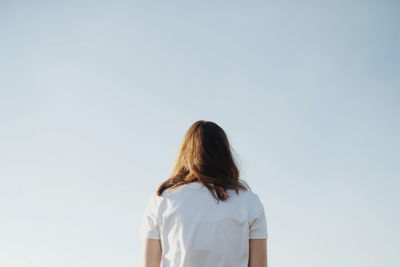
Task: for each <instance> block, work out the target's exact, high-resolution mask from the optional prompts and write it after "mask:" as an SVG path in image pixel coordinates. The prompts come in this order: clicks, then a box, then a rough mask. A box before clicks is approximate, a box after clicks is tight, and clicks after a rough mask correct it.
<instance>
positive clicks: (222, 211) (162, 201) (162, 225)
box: [141, 183, 268, 267]
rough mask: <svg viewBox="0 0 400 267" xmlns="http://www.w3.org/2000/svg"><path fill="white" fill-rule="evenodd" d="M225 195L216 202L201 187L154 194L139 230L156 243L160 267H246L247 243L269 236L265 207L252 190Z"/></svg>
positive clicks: (187, 186)
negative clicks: (160, 251)
mask: <svg viewBox="0 0 400 267" xmlns="http://www.w3.org/2000/svg"><path fill="white" fill-rule="evenodd" d="M227 192H228V194H229V198H228V199H227V200H226V201H219V202H217V201H216V199H215V198H214V197H213V196H212V195H211V193H210V191H209V190H208V188H207V187H205V186H204V185H203V184H201V183H189V184H185V185H182V186H180V187H178V188H176V189H174V190H166V191H164V192H163V194H162V195H161V196H157V195H156V194H155V193H153V195H152V196H151V199H150V201H149V202H148V205H147V207H146V212H145V216H144V218H143V223H142V229H141V231H142V236H143V237H145V238H146V237H147V238H151V239H160V243H161V248H162V259H161V266H162V267H208V266H210V267H227V266H229V267H247V266H248V262H249V239H265V238H267V237H268V234H267V223H266V218H265V211H264V206H263V204H262V203H261V201H260V199H259V197H258V195H257V194H255V193H253V192H250V191H247V190H240V191H239V194H236V192H235V190H227Z"/></svg>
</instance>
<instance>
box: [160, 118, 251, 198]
mask: <svg viewBox="0 0 400 267" xmlns="http://www.w3.org/2000/svg"><path fill="white" fill-rule="evenodd" d="M191 182H199V183H202V184H203V185H204V186H206V187H207V188H208V189H209V190H210V192H211V193H212V194H213V196H214V197H215V198H216V199H217V201H219V200H226V199H227V198H228V194H227V192H226V189H234V190H235V191H236V193H237V194H238V193H239V192H238V190H250V187H249V186H248V185H247V184H246V183H245V182H244V181H242V180H241V179H239V170H238V167H237V166H236V164H235V159H234V158H233V155H232V150H231V146H230V143H229V141H228V138H227V136H226V134H225V132H224V130H223V129H222V128H221V127H219V126H218V125H217V124H216V123H214V122H211V121H205V120H199V121H196V122H195V123H194V124H192V126H190V128H189V130H188V131H187V132H186V134H185V136H184V138H183V141H182V143H181V146H180V148H179V150H178V153H177V155H176V158H175V163H174V166H173V168H172V172H171V175H170V177H169V178H168V179H167V180H166V181H165V182H163V183H162V184H161V185H160V186H159V188H158V190H157V195H159V196H160V195H161V194H162V192H163V191H164V190H166V189H168V188H171V190H173V189H174V188H177V187H179V186H181V185H184V184H187V183H191Z"/></svg>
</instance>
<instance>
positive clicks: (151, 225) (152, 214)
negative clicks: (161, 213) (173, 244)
mask: <svg viewBox="0 0 400 267" xmlns="http://www.w3.org/2000/svg"><path fill="white" fill-rule="evenodd" d="M140 232H141V235H142V237H144V238H150V239H160V226H159V224H158V221H157V201H156V194H155V192H154V193H153V194H152V195H151V197H150V199H149V200H148V202H147V205H146V208H145V212H144V216H143V219H142V224H141V229H140Z"/></svg>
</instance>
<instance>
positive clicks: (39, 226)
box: [0, 1, 400, 267]
mask: <svg viewBox="0 0 400 267" xmlns="http://www.w3.org/2000/svg"><path fill="white" fill-rule="evenodd" d="M399 13H400V4H399V3H398V2H397V1H279V2H278V1H219V2H217V3H216V2H215V1H200V2H196V3H195V2H194V1H181V2H175V1H156V2H154V1H151V2H149V1H140V2H138V1H108V2H106V1H68V2H67V1H63V2H61V1H60V2H55V1H35V2H32V1H2V2H1V3H0V33H1V42H0V62H1V63H0V76H1V78H0V90H1V91H0V92H1V94H0V120H1V129H2V130H1V131H0V179H1V180H0V267H5V266H24V267H70V266H74V267H87V266H97V267H105V266H107V267H108V266H120V267H128V266H139V264H140V239H139V226H140V223H141V219H142V216H143V211H144V206H145V204H146V202H147V200H148V198H149V196H150V194H151V193H152V191H153V190H155V189H156V187H157V186H158V185H159V184H160V183H161V182H162V181H164V180H165V179H166V178H167V176H168V174H169V172H170V169H171V165H172V162H173V158H174V156H175V153H176V150H177V149H178V146H179V144H180V142H181V140H182V137H183V135H184V133H185V131H186V130H187V128H188V127H189V126H190V125H191V124H192V123H193V122H195V121H197V120H199V119H205V120H211V121H214V122H216V123H218V124H219V125H220V126H221V127H222V128H224V130H225V131H226V133H227V134H228V137H229V138H230V140H231V143H232V146H233V147H234V149H235V151H236V153H237V155H238V161H239V162H240V166H241V170H242V174H243V176H242V178H243V179H244V180H245V181H247V183H248V184H249V185H250V186H251V188H252V189H253V191H254V192H256V193H257V194H258V195H259V196H260V198H261V200H262V201H263V203H264V206H265V209H266V213H267V220H268V226H269V235H270V240H269V263H270V265H271V266H279V267H293V266H300V267H321V266H324V267H337V266H341V267H354V266H363V267H375V266H385V267H395V266H399V265H400V260H399V258H398V255H397V254H398V251H399V249H400V247H399V245H398V244H399V239H400V230H399V227H398V226H399V225H400V215H399V208H400V196H399V186H400V181H399V176H400V162H399V159H400V152H399V151H400V142H399V123H398V118H399V115H400V108H399V100H400V99H399V96H400V91H399V90H400V88H399V85H400V83H399V77H400V75H399V69H400V68H399V67H400V63H399V62H400V52H399V49H398V48H399V47H400V34H399V29H400V16H399Z"/></svg>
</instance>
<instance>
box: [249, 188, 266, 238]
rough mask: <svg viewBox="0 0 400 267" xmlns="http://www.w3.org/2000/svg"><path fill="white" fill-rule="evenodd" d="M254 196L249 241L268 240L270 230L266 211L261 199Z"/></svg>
mask: <svg viewBox="0 0 400 267" xmlns="http://www.w3.org/2000/svg"><path fill="white" fill-rule="evenodd" d="M254 196H255V197H254V198H253V203H252V205H251V212H250V221H249V239H264V238H265V239H266V238H268V229H267V219H266V216H265V209H264V206H263V204H262V203H261V200H260V198H259V197H258V196H257V195H254Z"/></svg>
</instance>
